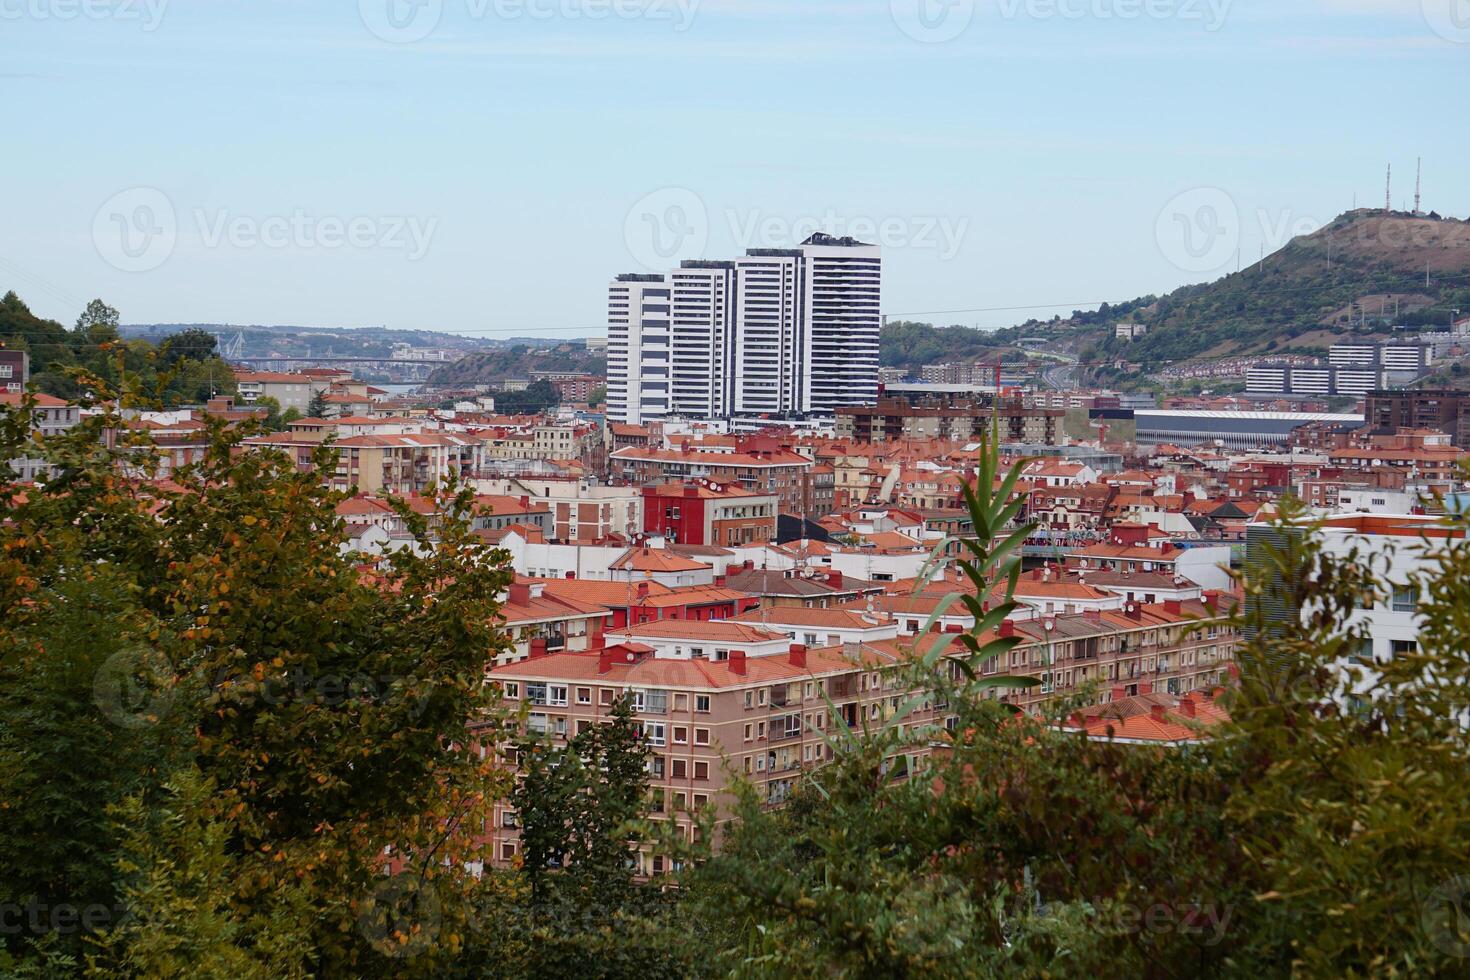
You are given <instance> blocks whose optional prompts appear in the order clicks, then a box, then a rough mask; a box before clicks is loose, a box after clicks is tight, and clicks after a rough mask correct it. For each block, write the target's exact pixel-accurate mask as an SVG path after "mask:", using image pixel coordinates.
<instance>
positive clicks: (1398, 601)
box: [1391, 588, 1419, 613]
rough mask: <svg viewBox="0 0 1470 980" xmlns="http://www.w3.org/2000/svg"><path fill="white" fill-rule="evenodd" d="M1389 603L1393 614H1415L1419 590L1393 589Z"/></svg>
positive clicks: (1417, 606)
mask: <svg viewBox="0 0 1470 980" xmlns="http://www.w3.org/2000/svg"><path fill="white" fill-rule="evenodd" d="M1391 603H1392V607H1393V611H1394V612H1406V613H1411V612H1416V611H1417V610H1418V608H1419V590H1418V589H1417V588H1395V589H1394V590H1393V599H1392V600H1391Z"/></svg>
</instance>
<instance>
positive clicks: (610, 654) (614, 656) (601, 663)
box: [597, 646, 638, 674]
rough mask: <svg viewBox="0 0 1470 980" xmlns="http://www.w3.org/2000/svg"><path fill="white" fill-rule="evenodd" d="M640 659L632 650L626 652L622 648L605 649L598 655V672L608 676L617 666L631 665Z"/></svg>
mask: <svg viewBox="0 0 1470 980" xmlns="http://www.w3.org/2000/svg"><path fill="white" fill-rule="evenodd" d="M637 659H638V657H637V656H636V655H635V654H634V653H633V651H632V650H624V649H623V648H622V647H617V646H613V647H604V648H603V649H602V650H601V651H599V652H598V654H597V672H598V673H599V674H606V673H608V672H610V671H611V670H612V669H613V667H614V666H616V665H617V664H631V663H633V662H635V661H636V660H637Z"/></svg>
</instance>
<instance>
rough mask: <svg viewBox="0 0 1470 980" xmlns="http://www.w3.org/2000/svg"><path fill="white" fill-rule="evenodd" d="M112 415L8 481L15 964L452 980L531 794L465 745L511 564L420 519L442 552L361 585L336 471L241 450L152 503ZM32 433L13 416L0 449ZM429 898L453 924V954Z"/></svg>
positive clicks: (4, 861)
mask: <svg viewBox="0 0 1470 980" xmlns="http://www.w3.org/2000/svg"><path fill="white" fill-rule="evenodd" d="M117 424H118V419H116V418H115V417H109V416H101V415H99V416H96V417H94V418H91V419H88V420H87V421H85V422H84V423H83V424H82V425H80V426H78V427H77V428H76V429H75V430H73V431H72V432H71V433H69V434H68V435H66V436H64V437H61V438H59V439H55V440H48V442H47V444H46V445H45V446H44V447H43V449H44V451H45V452H46V454H47V455H48V458H50V459H51V460H53V461H54V462H55V463H56V464H57V466H58V467H59V470H58V473H57V476H56V478H55V479H53V480H52V481H50V482H48V483H47V484H46V485H45V486H44V487H25V488H20V487H16V486H6V487H4V488H3V489H0V492H3V493H4V495H5V496H6V498H7V501H8V518H9V519H8V521H7V522H6V523H5V524H4V525H3V527H0V602H3V603H4V610H5V615H4V617H3V620H0V622H3V625H0V774H3V776H4V777H5V778H4V779H3V782H0V813H4V814H5V815H6V833H5V834H3V835H0V868H3V869H4V872H3V873H0V889H3V890H4V891H3V895H0V900H3V901H4V903H5V907H6V910H7V913H9V912H11V911H12V910H22V911H24V912H25V913H26V919H25V923H24V925H23V926H22V927H20V928H19V929H15V928H9V927H8V926H9V925H10V923H11V922H13V921H15V919H14V916H13V915H9V916H8V917H7V929H6V930H5V931H4V933H3V935H0V944H3V948H0V970H9V971H17V972H18V971H21V970H26V969H28V970H32V971H35V970H45V969H53V970H60V971H61V972H63V973H69V972H71V971H72V970H73V969H82V968H85V969H87V970H89V971H90V972H93V973H96V974H101V975H135V976H155V975H171V974H175V973H177V972H178V971H179V968H180V964H187V965H186V966H185V967H184V969H185V972H190V973H196V974H197V975H213V976H226V975H229V976H238V975H241V974H245V975H261V976H267V975H269V976H292V975H306V974H318V973H319V974H324V975H338V976H340V975H349V974H350V975H359V976H371V975H376V974H384V975H412V974H425V975H428V974H433V973H434V972H436V967H437V966H438V965H439V964H440V961H441V958H447V957H452V956H453V955H454V952H455V949H456V946H457V943H458V941H459V938H460V937H461V934H462V925H463V923H464V922H465V921H466V920H467V918H468V910H469V909H470V908H471V902H470V897H469V896H470V892H471V890H472V889H473V888H474V887H476V884H477V883H476V881H475V879H474V878H473V877H472V876H470V875H469V874H468V873H467V872H466V871H465V870H464V869H465V868H466V866H467V865H469V864H470V863H471V862H472V861H474V860H475V859H476V858H477V857H478V840H479V834H478V830H479V828H480V827H482V826H483V821H484V813H485V808H486V806H487V805H488V803H489V802H490V801H492V800H493V799H494V798H496V797H497V796H498V795H501V794H502V793H503V791H504V790H505V789H506V788H507V787H506V786H505V783H504V779H503V777H502V776H500V774H499V773H498V772H497V771H496V770H495V768H494V766H493V762H489V761H486V760H485V759H482V758H481V755H480V753H479V752H478V751H476V749H475V747H474V745H473V744H472V741H471V739H470V737H469V724H470V723H471V721H474V720H479V719H482V718H484V717H487V716H491V717H493V715H494V711H495V710H496V709H495V705H494V704H493V703H492V702H491V700H490V696H489V694H488V693H487V688H486V686H485V684H484V675H485V671H486V668H487V665H488V664H489V663H490V661H491V658H492V657H493V656H494V653H495V651H496V650H497V649H500V648H502V647H503V646H504V645H505V640H504V638H503V637H502V635H501V634H500V633H499V632H497V630H496V628H495V626H494V623H495V621H496V610H497V602H496V598H495V597H496V595H497V594H498V593H500V592H501V591H502V589H503V587H504V585H505V583H506V581H507V578H508V575H507V573H506V572H505V571H504V569H503V560H504V555H503V554H501V553H494V552H490V551H488V550H487V549H485V548H484V547H483V546H482V545H481V544H480V543H479V542H478V540H477V539H475V538H474V536H473V535H472V534H471V533H470V532H469V529H468V526H467V524H466V523H465V522H464V521H462V520H455V519H452V518H446V519H445V520H443V521H440V522H439V523H438V524H437V525H436V528H435V534H434V536H433V537H432V538H431V537H430V536H429V534H428V531H427V527H426V526H425V524H424V521H423V520H422V519H420V518H419V517H418V516H417V515H414V514H412V513H409V512H406V511H405V512H404V513H403V518H404V520H405V521H406V522H407V524H408V526H409V527H410V528H411V529H412V530H413V531H414V532H415V534H416V535H417V536H418V539H419V544H420V550H419V552H418V553H415V552H414V551H412V550H405V551H404V552H403V553H401V554H399V555H397V556H395V560H394V562H393V565H392V567H390V568H384V569H381V570H379V572H378V573H377V574H376V576H374V577H365V576H363V575H362V574H360V572H359V570H358V569H357V568H356V567H355V566H354V564H353V559H352V558H351V557H350V556H346V555H343V554H341V553H340V552H339V544H338V543H339V542H340V541H341V540H342V529H341V526H340V523H339V522H338V520H337V518H336V517H335V515H334V506H335V503H336V500H337V497H336V496H335V495H333V494H332V493H329V492H328V491H326V490H324V489H323V488H322V487H321V486H320V484H319V483H318V481H317V478H316V477H315V476H313V475H312V474H310V473H301V472H298V471H297V468H296V467H295V466H294V465H292V464H291V463H290V461H288V460H286V459H284V458H279V457H276V456H274V455H271V454H259V453H250V454H245V455H236V454H235V453H234V452H233V446H232V445H231V443H230V440H229V439H227V438H226V436H225V435H224V433H223V432H219V433H216V440H215V443H214V445H213V446H212V447H211V450H210V452H209V454H208V456H207V458H206V459H205V460H204V462H202V463H201V464H199V465H198V466H196V467H191V468H186V469H184V470H181V471H179V472H178V473H177V474H176V475H175V480H176V481H177V483H178V484H179V485H180V486H181V489H164V488H159V487H155V486H151V485H145V484H137V483H134V482H131V481H129V480H127V479H126V478H124V477H123V476H121V475H120V470H119V467H118V463H119V462H120V459H121V455H120V454H121V453H122V452H124V451H128V452H146V450H145V449H139V448H138V447H128V448H127V449H126V450H124V449H123V448H120V447H119V448H112V449H109V448H104V447H106V446H107V445H108V443H107V440H105V439H104V438H103V435H104V431H105V430H107V429H109V428H114V427H116V426H117ZM27 429H28V426H27V425H26V424H25V418H24V416H23V414H21V413H18V412H16V413H9V414H7V416H6V421H5V425H4V427H3V434H4V442H5V445H4V446H3V447H0V451H4V452H8V453H10V454H11V456H14V455H17V454H18V451H19V450H20V449H21V447H22V444H23V443H25V442H26V441H27V439H28V432H27ZM28 449H29V451H34V449H35V447H34V446H30V447H28ZM6 458H9V457H6ZM318 463H319V464H320V465H327V459H326V457H325V456H324V457H323V458H322V459H321V460H319V461H318ZM443 504H444V507H445V510H446V512H449V513H459V514H468V513H470V512H471V511H472V497H471V495H470V494H468V493H467V492H459V493H458V494H456V493H454V492H453V490H452V489H451V490H449V491H446V497H445V499H444V501H443ZM490 758H491V759H493V754H492V755H491V756H490ZM388 866H392V867H393V868H394V869H395V870H398V871H400V872H401V873H400V874H398V875H396V876H394V877H392V878H388V877H385V876H384V875H383V873H382V872H383V870H384V869H385V867H388ZM403 882H407V883H411V889H410V888H406V887H405V886H404V885H403V884H401V883H403ZM408 890H411V891H412V893H413V895H414V900H415V901H429V900H432V902H433V903H434V905H435V906H436V907H437V908H439V909H441V910H443V914H442V915H440V916H439V917H438V918H437V919H436V920H435V921H434V922H433V923H432V928H433V936H432V939H433V942H427V941H425V940H426V938H428V937H424V936H422V935H419V934H415V927H414V926H413V925H411V924H409V919H408V917H405V916H403V915H401V914H400V913H401V908H400V907H399V906H400V901H399V900H400V898H401V897H402V894H403V893H404V892H405V891H408ZM88 915H90V917H87V916H88ZM84 917H87V918H86V921H85V922H84V923H83V922H81V921H80V919H82V918H84ZM400 927H403V928H400ZM416 943H417V944H418V946H421V947H423V948H417V947H415V945H414V944H416ZM405 947H411V948H414V949H415V952H416V953H417V954H418V955H415V956H413V957H407V956H404V955H402V952H403V950H404V948H405ZM196 964H197V965H198V969H197V970H196ZM247 967H249V968H248V969H247Z"/></svg>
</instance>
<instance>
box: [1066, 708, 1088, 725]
mask: <svg viewBox="0 0 1470 980" xmlns="http://www.w3.org/2000/svg"><path fill="white" fill-rule="evenodd" d="M1067 725H1068V726H1069V727H1071V728H1086V727H1087V719H1085V718H1083V717H1082V712H1080V711H1074V712H1072V714H1071V715H1070V716H1069V717H1068V718H1067Z"/></svg>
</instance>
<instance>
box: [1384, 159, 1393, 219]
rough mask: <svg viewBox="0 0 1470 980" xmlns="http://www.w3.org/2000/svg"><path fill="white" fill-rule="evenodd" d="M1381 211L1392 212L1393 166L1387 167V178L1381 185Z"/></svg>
mask: <svg viewBox="0 0 1470 980" xmlns="http://www.w3.org/2000/svg"><path fill="white" fill-rule="evenodd" d="M1383 210H1385V211H1392V210H1393V164H1391V163H1390V164H1389V165H1388V178H1387V180H1386V181H1385V183H1384V185H1383Z"/></svg>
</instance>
